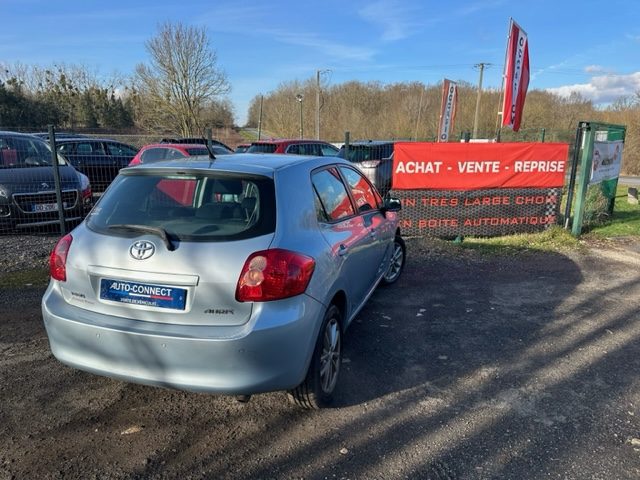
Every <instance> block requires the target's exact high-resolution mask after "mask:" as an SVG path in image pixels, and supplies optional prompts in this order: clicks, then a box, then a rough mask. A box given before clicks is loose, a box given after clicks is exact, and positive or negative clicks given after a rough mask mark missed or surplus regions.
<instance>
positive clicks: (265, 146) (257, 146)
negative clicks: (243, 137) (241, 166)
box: [247, 143, 278, 153]
mask: <svg viewBox="0 0 640 480" xmlns="http://www.w3.org/2000/svg"><path fill="white" fill-rule="evenodd" d="M276 148H278V146H277V145H276V144H275V143H254V144H252V145H251V146H250V147H249V148H248V149H247V153H273V152H275V151H276Z"/></svg>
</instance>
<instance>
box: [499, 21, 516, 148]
mask: <svg viewBox="0 0 640 480" xmlns="http://www.w3.org/2000/svg"><path fill="white" fill-rule="evenodd" d="M512 27H513V17H509V30H508V32H507V48H505V50H504V64H503V65H502V90H501V91H500V100H499V101H500V103H499V104H498V113H497V115H496V140H497V141H498V142H499V141H500V132H501V130H502V121H503V119H504V105H503V102H504V90H505V82H506V80H507V75H506V73H505V72H506V70H507V53H508V52H509V42H510V41H511V32H512V31H513V28H512ZM501 110H502V111H501Z"/></svg>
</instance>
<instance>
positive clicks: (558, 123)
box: [247, 78, 640, 175]
mask: <svg viewBox="0 0 640 480" xmlns="http://www.w3.org/2000/svg"><path fill="white" fill-rule="evenodd" d="M320 92H321V95H320V97H321V103H320V105H321V109H320V119H321V120H320V136H321V138H322V139H325V140H330V141H343V140H344V137H345V132H347V131H348V132H349V133H350V138H351V139H352V140H356V139H406V140H422V141H434V140H435V139H436V138H437V132H438V124H439V115H440V107H441V102H442V83H439V84H436V85H425V84H423V83H421V82H405V83H394V84H382V83H380V82H359V81H350V82H345V83H342V84H336V85H321V88H320ZM477 93H478V90H477V88H476V87H475V86H474V85H471V84H468V83H465V82H459V83H458V104H457V112H456V118H455V125H454V129H453V132H452V134H451V135H450V141H458V140H460V139H461V138H463V137H464V134H465V133H466V132H472V131H473V123H474V116H475V108H476V98H477ZM298 95H302V103H300V102H299V101H298V99H297V98H296V97H297V96H298ZM500 101H501V93H500V90H498V89H488V90H485V91H483V92H482V94H481V101H480V110H479V121H478V136H479V137H480V138H495V137H496V135H497V133H498V130H499V129H498V125H499V124H498V120H499V119H498V111H499V110H500ZM261 107H262V117H261V118H260V110H261ZM300 108H302V123H303V132H304V133H305V137H307V138H313V136H314V135H315V125H316V81H315V79H314V78H309V79H308V80H306V81H291V82H285V83H282V84H281V85H279V86H278V87H277V88H276V89H275V90H273V91H271V92H269V93H267V94H266V95H256V96H255V97H254V98H253V99H252V101H251V103H250V106H249V111H248V120H247V124H248V126H250V127H254V128H258V126H260V128H262V129H263V130H264V131H267V132H269V134H271V135H274V136H278V137H293V138H296V137H298V136H299V132H300ZM260 120H261V124H260V125H259V123H260ZM580 121H599V122H605V123H614V124H622V125H626V126H627V137H626V142H625V150H624V163H623V170H624V173H626V174H630V175H640V136H639V132H638V131H637V129H636V128H635V127H636V126H637V125H638V123H639V122H640V94H638V95H636V96H633V97H630V98H622V99H620V100H618V101H617V102H615V103H613V104H611V105H610V106H608V107H606V108H597V107H596V106H595V105H593V103H592V102H591V101H590V100H588V99H585V98H583V97H581V96H580V95H578V94H572V95H571V96H570V97H568V98H567V97H561V96H558V95H555V94H553V93H550V92H547V91H544V90H530V91H529V92H528V94H527V98H526V102H525V108H524V113H523V122H522V125H521V128H520V131H519V132H517V133H516V132H512V131H511V130H509V129H500V138H501V140H502V141H511V140H513V141H523V140H526V141H541V140H544V141H560V142H569V143H573V141H574V139H575V133H576V128H577V126H578V122H580Z"/></svg>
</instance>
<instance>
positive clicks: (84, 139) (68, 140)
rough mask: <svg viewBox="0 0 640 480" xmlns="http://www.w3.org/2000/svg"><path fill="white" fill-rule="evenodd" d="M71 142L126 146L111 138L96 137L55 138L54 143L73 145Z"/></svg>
mask: <svg viewBox="0 0 640 480" xmlns="http://www.w3.org/2000/svg"><path fill="white" fill-rule="evenodd" d="M73 142H114V143H122V144H123V145H127V144H126V143H124V142H121V141H120V140H114V139H113V138H97V137H64V138H56V143H73Z"/></svg>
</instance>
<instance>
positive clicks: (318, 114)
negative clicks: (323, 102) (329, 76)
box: [316, 70, 331, 140]
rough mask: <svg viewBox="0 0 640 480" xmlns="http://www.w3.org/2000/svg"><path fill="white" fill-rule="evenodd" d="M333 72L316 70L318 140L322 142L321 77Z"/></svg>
mask: <svg viewBox="0 0 640 480" xmlns="http://www.w3.org/2000/svg"><path fill="white" fill-rule="evenodd" d="M330 71H331V70H316V140H320V75H322V74H323V73H327V72H330Z"/></svg>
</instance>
